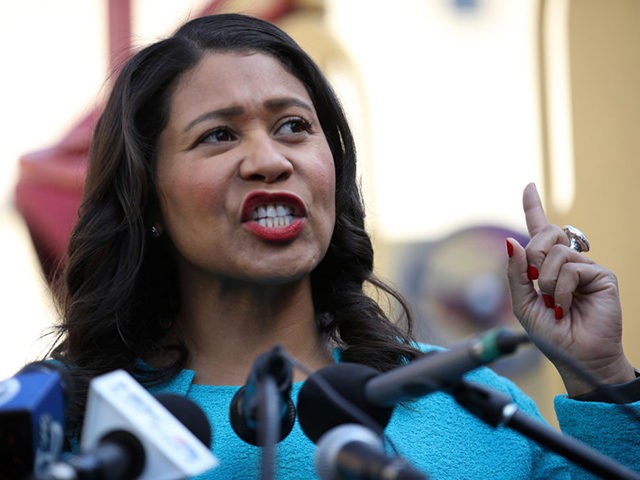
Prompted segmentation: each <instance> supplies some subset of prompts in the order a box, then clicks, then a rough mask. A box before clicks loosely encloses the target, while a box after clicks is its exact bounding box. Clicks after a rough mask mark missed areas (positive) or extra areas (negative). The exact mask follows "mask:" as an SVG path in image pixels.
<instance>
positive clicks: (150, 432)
mask: <svg viewBox="0 0 640 480" xmlns="http://www.w3.org/2000/svg"><path fill="white" fill-rule="evenodd" d="M170 410H171V411H170ZM172 411H175V416H174V414H172V413H173V412H172ZM176 416H178V417H179V418H180V420H178V418H176ZM81 438H82V440H81V445H80V449H81V453H80V454H78V455H76V456H73V457H71V458H70V459H69V460H67V461H63V462H57V463H55V464H53V465H51V466H50V468H48V469H47V470H46V472H45V473H44V475H40V476H39V477H36V478H37V479H38V480H81V479H94V478H96V479H97V478H100V479H109V480H125V479H131V478H138V479H141V480H142V479H145V480H147V479H148V480H150V479H154V480H177V479H182V478H185V477H191V476H195V475H199V474H201V473H203V472H205V471H207V470H209V469H211V468H213V467H216V466H217V464H218V460H217V459H216V457H215V456H214V455H213V454H212V453H211V451H210V450H209V447H210V444H211V427H210V426H209V421H208V420H207V418H206V416H205V414H204V412H203V411H202V410H201V409H200V407H198V406H197V405H196V404H195V403H194V402H192V401H191V400H188V399H186V398H183V397H179V396H177V395H169V394H167V395H159V396H158V397H157V398H154V397H153V396H152V395H151V394H150V393H149V392H148V391H147V390H145V389H144V388H143V387H142V385H140V384H139V383H138V382H137V381H136V380H134V379H133V377H131V376H130V375H129V374H128V373H126V372H125V371H124V370H115V371H113V372H111V373H107V374H105V375H101V376H99V377H96V378H94V379H93V380H92V381H91V383H90V385H89V395H88V399H87V411H86V414H85V421H84V424H83V426H82V437H81Z"/></svg>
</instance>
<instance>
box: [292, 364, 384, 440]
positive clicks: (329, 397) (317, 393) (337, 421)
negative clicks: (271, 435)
mask: <svg viewBox="0 0 640 480" xmlns="http://www.w3.org/2000/svg"><path fill="white" fill-rule="evenodd" d="M379 374H380V372H379V371H378V370H376V369H375V368H372V367H368V366H366V365H361V364H357V363H340V364H338V365H330V366H328V367H324V368H321V369H320V370H318V371H317V372H315V373H313V374H312V375H311V376H309V378H308V379H307V380H306V381H305V383H304V385H303V386H302V388H301V389H300V393H299V395H298V420H299V422H300V426H301V428H302V431H303V432H304V433H305V435H306V436H307V437H308V438H309V439H310V440H311V441H313V442H314V443H316V442H317V441H318V439H319V438H320V437H321V436H322V435H323V434H324V433H326V432H327V431H329V430H331V429H332V428H334V427H337V426H339V425H343V424H345V423H357V424H360V425H362V424H363V422H362V419H361V417H359V416H358V415H354V412H353V410H351V411H350V410H346V409H345V408H344V406H343V404H342V402H341V400H346V401H347V402H349V403H350V404H351V405H353V407H355V409H356V412H355V413H358V412H360V413H364V414H365V415H367V416H368V417H369V418H370V419H372V420H374V421H375V423H376V424H377V426H378V427H379V428H378V429H379V430H383V429H384V428H385V427H386V426H387V424H388V423H389V420H390V419H391V414H392V412H393V407H378V406H375V405H373V404H372V403H371V402H369V401H367V399H366V397H365V387H366V384H367V382H368V381H369V380H370V379H371V378H373V377H375V376H376V375H379ZM324 383H326V384H329V385H330V386H331V387H332V388H333V390H334V391H335V392H327V391H326V390H325V389H324V388H323V384H324ZM365 426H367V427H369V428H372V426H371V425H365Z"/></svg>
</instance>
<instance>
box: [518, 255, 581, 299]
mask: <svg viewBox="0 0 640 480" xmlns="http://www.w3.org/2000/svg"><path fill="white" fill-rule="evenodd" d="M528 254H529V251H528V250H527V255H528ZM529 260H531V259H530V257H529ZM570 262H573V263H584V264H592V263H593V260H591V259H590V258H588V257H585V256H584V255H582V254H580V253H578V252H576V251H575V250H574V249H572V248H569V247H568V246H566V245H562V244H555V245H553V246H552V247H550V248H549V250H548V251H547V253H546V255H545V256H544V259H543V260H542V263H541V264H540V274H539V277H538V288H539V289H540V291H541V292H542V293H544V294H547V295H550V296H552V297H553V296H554V295H555V291H556V285H557V283H558V278H559V276H560V271H561V269H562V268H563V267H564V266H565V265H566V264H567V263H570Z"/></svg>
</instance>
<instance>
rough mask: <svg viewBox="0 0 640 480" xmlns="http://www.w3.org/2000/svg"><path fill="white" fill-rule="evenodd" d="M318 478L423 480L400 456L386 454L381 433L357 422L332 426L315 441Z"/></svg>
mask: <svg viewBox="0 0 640 480" xmlns="http://www.w3.org/2000/svg"><path fill="white" fill-rule="evenodd" d="M315 459H316V472H317V473H318V476H319V477H320V480H358V479H362V480H365V479H366V480H426V479H427V476H426V475H424V474H422V473H421V472H419V471H418V470H416V469H415V468H413V467H412V466H411V465H409V463H407V462H406V461H405V460H404V459H403V458H401V457H397V456H396V457H391V456H388V455H387V454H386V453H385V451H384V444H383V442H382V439H381V438H380V436H378V435H376V434H375V433H374V432H373V431H372V430H370V429H368V428H365V427H363V426H361V425H357V424H344V425H340V426H338V427H334V428H332V429H331V430H329V431H328V432H327V433H325V434H324V435H323V436H322V437H321V438H320V440H319V441H318V447H317V449H316V455H315Z"/></svg>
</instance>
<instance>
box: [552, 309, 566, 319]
mask: <svg viewBox="0 0 640 480" xmlns="http://www.w3.org/2000/svg"><path fill="white" fill-rule="evenodd" d="M553 313H554V314H555V317H556V320H560V319H561V318H562V317H564V312H563V311H562V307H561V306H560V305H556V306H555V308H554V309H553Z"/></svg>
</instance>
